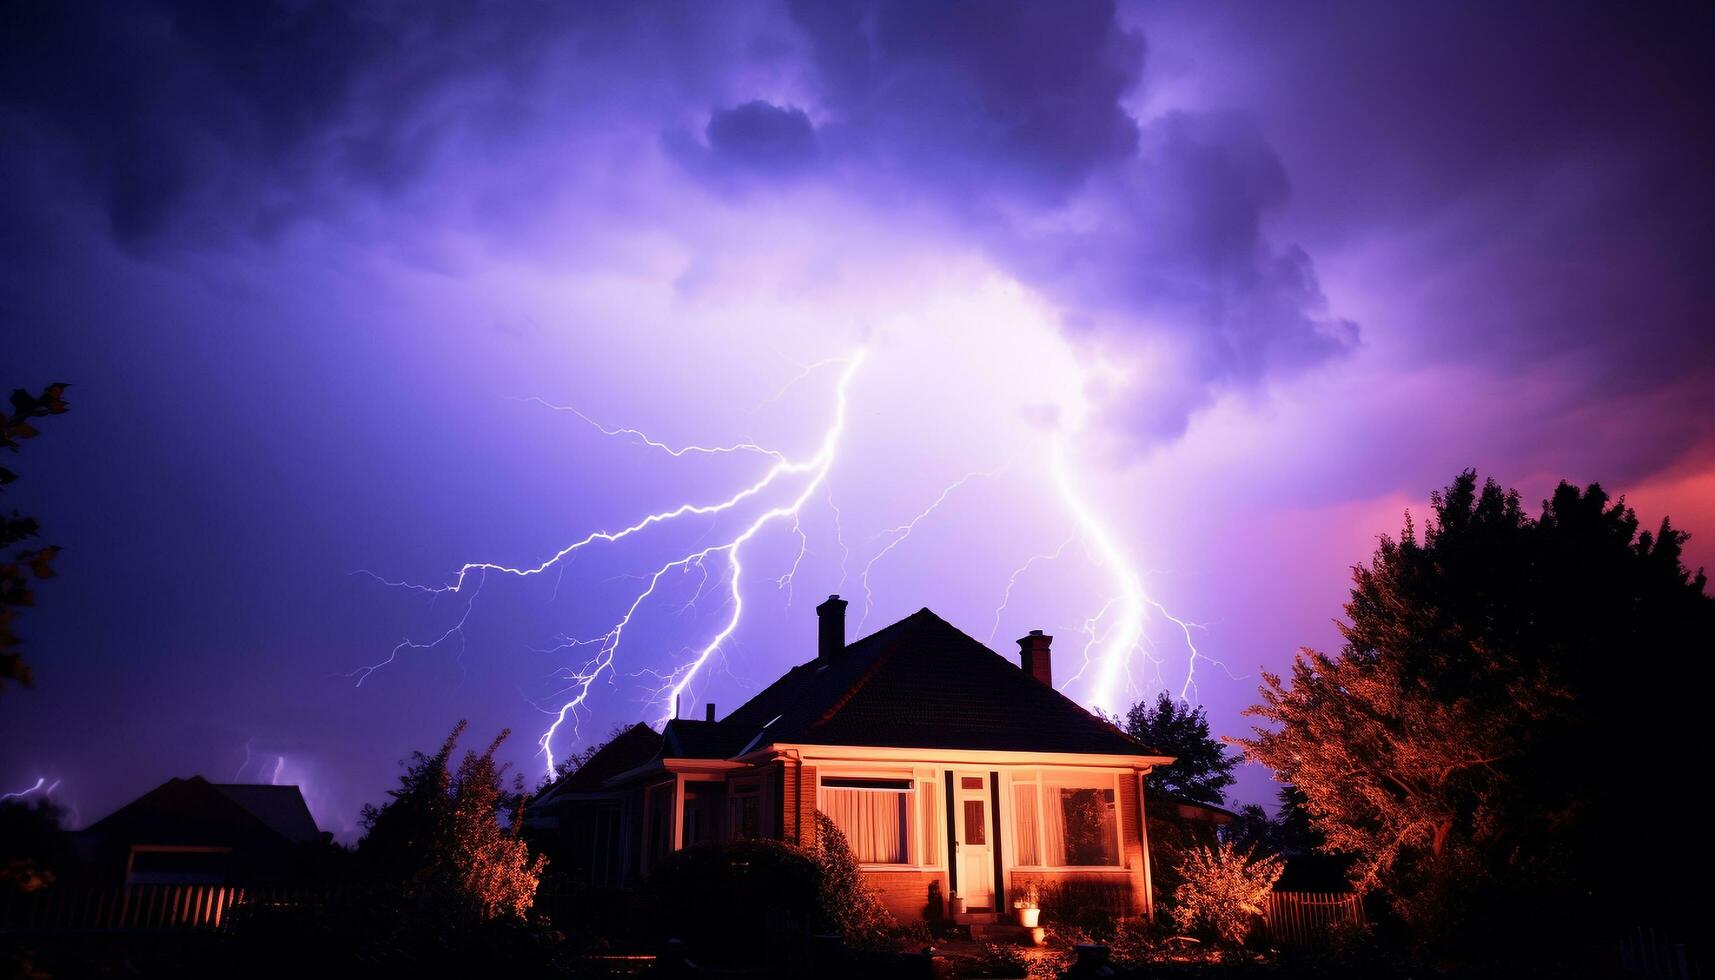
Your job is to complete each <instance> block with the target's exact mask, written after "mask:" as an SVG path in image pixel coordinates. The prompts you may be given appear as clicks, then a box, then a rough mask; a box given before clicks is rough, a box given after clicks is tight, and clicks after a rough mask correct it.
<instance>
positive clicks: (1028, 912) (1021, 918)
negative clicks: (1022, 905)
mask: <svg viewBox="0 0 1715 980" xmlns="http://www.w3.org/2000/svg"><path fill="white" fill-rule="evenodd" d="M1017 911H1018V924H1019V925H1021V926H1023V927H1024V928H1026V929H1034V928H1036V925H1037V923H1039V922H1041V921H1042V910H1041V909H1018V910H1017Z"/></svg>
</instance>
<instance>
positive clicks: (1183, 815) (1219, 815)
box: [1148, 792, 1239, 826]
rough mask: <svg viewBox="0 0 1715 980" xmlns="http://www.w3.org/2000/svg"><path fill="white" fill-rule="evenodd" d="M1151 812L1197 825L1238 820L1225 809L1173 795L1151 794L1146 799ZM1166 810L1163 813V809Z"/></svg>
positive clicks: (1234, 814)
mask: <svg viewBox="0 0 1715 980" xmlns="http://www.w3.org/2000/svg"><path fill="white" fill-rule="evenodd" d="M1148 805H1149V806H1150V808H1151V812H1153V813H1155V814H1157V815H1163V814H1164V813H1165V814H1168V815H1172V816H1175V817H1178V818H1179V819H1181V820H1191V821H1196V822H1199V823H1212V824H1219V825H1223V826H1224V825H1226V824H1230V823H1232V822H1233V821H1234V820H1237V819H1238V816H1239V815H1238V814H1236V813H1234V812H1233V811H1231V810H1229V809H1227V808H1226V807H1221V806H1216V805H1215V804H1213V803H1204V802H1203V801H1201V800H1192V799H1187V798H1185V797H1183V796H1179V795H1176V794H1174V793H1156V792H1151V793H1150V794H1149V797H1148ZM1164 807H1165V808H1166V809H1165V811H1164V810H1163V808H1164Z"/></svg>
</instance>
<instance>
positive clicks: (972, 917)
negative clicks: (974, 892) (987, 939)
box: [953, 912, 996, 927]
mask: <svg viewBox="0 0 1715 980" xmlns="http://www.w3.org/2000/svg"><path fill="white" fill-rule="evenodd" d="M953 921H954V922H956V923H958V924H959V925H961V926H973V927H974V926H979V925H989V924H992V923H994V922H995V921H996V916H995V914H994V913H993V912H955V913H953Z"/></svg>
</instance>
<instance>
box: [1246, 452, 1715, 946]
mask: <svg viewBox="0 0 1715 980" xmlns="http://www.w3.org/2000/svg"><path fill="white" fill-rule="evenodd" d="M1431 504H1432V509H1433V512H1434V516H1433V518H1432V520H1431V521H1430V523H1429V524H1428V526H1427V527H1426V528H1425V530H1424V534H1423V539H1422V541H1421V542H1420V541H1419V540H1418V538H1417V534H1416V530H1415V528H1414V525H1413V523H1412V521H1411V518H1410V515H1407V518H1406V523H1405V528H1404V531H1403V533H1402V534H1401V536H1400V538H1399V539H1398V540H1397V541H1396V540H1393V539H1391V538H1388V537H1386V536H1384V537H1383V538H1382V539H1381V542H1380V545H1379V546H1378V548H1377V550H1376V552H1375V555H1374V557H1373V559H1372V560H1371V562H1370V564H1369V565H1368V566H1367V567H1364V566H1360V567H1356V568H1354V569H1353V586H1352V591H1351V599H1350V601H1349V602H1347V604H1346V606H1345V613H1346V621H1345V622H1344V623H1341V624H1340V630H1341V633H1342V635H1343V637H1344V639H1345V643H1344V645H1343V646H1342V648H1341V650H1340V652H1339V653H1338V654H1333V655H1331V654H1326V653H1320V652H1317V651H1314V650H1308V649H1307V650H1304V651H1303V652H1301V653H1300V655H1299V656H1298V658H1297V659H1296V660H1295V662H1294V663H1293V665H1292V669H1291V672H1290V674H1289V675H1288V676H1287V677H1286V678H1282V677H1280V676H1277V675H1273V674H1265V675H1264V684H1263V686H1262V688H1261V696H1262V703H1261V704H1259V705H1256V706H1255V707H1253V708H1251V709H1250V713H1251V714H1252V715H1254V716H1256V717H1259V718H1261V719H1263V720H1264V721H1265V722H1267V723H1269V725H1268V727H1262V726H1259V727H1257V728H1256V729H1254V734H1253V735H1252V737H1250V738H1246V739H1241V740H1239V741H1240V743H1241V744H1242V745H1243V746H1244V748H1245V750H1246V752H1247V753H1248V754H1249V755H1250V756H1251V757H1252V758H1254V759H1255V760H1257V761H1259V762H1262V763H1264V764H1265V765H1268V766H1271V767H1272V768H1274V769H1275V770H1276V772H1278V773H1279V774H1280V776H1281V777H1282V778H1283V779H1286V780H1290V781H1291V782H1292V784H1293V785H1295V786H1296V787H1297V788H1298V789H1299V790H1300V791H1301V792H1302V794H1303V814H1304V816H1306V817H1307V818H1308V822H1309V824H1310V825H1311V827H1312V828H1313V829H1314V830H1315V831H1318V832H1320V833H1321V834H1323V835H1325V837H1326V841H1325V843H1324V844H1323V848H1324V850H1330V851H1341V852H1346V853H1348V854H1350V855H1353V856H1354V858H1355V864H1354V866H1353V872H1354V875H1355V876H1356V878H1357V883H1358V884H1359V885H1360V887H1362V888H1365V889H1374V888H1380V889H1382V890H1384V891H1385V893H1386V894H1387V895H1388V897H1389V898H1390V899H1391V900H1392V902H1393V905H1394V906H1395V908H1396V909H1397V910H1398V911H1399V912H1400V913H1401V914H1402V916H1403V917H1404V919H1405V920H1406V922H1407V923H1408V924H1409V925H1411V926H1412V927H1413V928H1414V929H1415V930H1416V932H1417V935H1418V937H1419V939H1420V940H1423V941H1425V942H1429V943H1439V944H1441V945H1443V946H1444V947H1447V946H1451V945H1456V944H1460V943H1463V944H1485V945H1488V946H1489V948H1491V949H1496V948H1502V947H1501V944H1502V943H1503V942H1504V943H1505V944H1506V945H1505V948H1518V947H1520V946H1521V945H1523V944H1524V943H1526V942H1528V937H1529V934H1530V933H1531V932H1532V931H1535V932H1538V933H1542V934H1546V933H1549V932H1557V933H1559V934H1562V935H1575V934H1577V933H1578V932H1579V931H1580V930H1585V929H1591V928H1606V929H1608V930H1609V931H1612V930H1613V929H1615V928H1617V927H1623V924H1624V923H1625V922H1627V921H1634V922H1636V921H1649V922H1652V923H1663V924H1671V923H1672V922H1674V921H1676V920H1677V921H1684V922H1687V923H1689V918H1688V917H1689V916H1690V915H1691V912H1690V910H1691V908H1693V907H1694V906H1693V905H1692V904H1691V903H1690V902H1689V896H1691V895H1693V894H1695V893H1696V892H1695V891H1694V890H1693V889H1694V888H1701V885H1702V882H1704V881H1706V880H1707V878H1706V877H1704V875H1705V874H1706V871H1707V865H1708V859H1707V858H1706V857H1705V856H1704V854H1703V852H1704V851H1706V849H1704V848H1697V847H1693V848H1687V849H1681V850H1680V851H1679V852H1677V853H1676V854H1675V855H1674V856H1673V857H1672V858H1671V859H1668V858H1666V857H1665V855H1664V854H1662V853H1661V852H1660V851H1659V850H1657V848H1656V846H1655V842H1654V841H1652V840H1651V839H1650V835H1648V834H1647V833H1645V832H1644V831H1645V828H1644V827H1642V826H1640V825H1639V822H1640V820H1649V819H1660V820H1671V819H1676V818H1678V817H1679V816H1680V815H1684V814H1689V813H1695V812H1700V808H1699V807H1696V806H1694V805H1693V804H1692V789H1691V787H1692V785H1693V783H1694V782H1695V779H1694V777H1693V775H1692V774H1693V772H1695V771H1696V769H1695V767H1697V766H1698V765H1699V763H1698V762H1697V761H1696V760H1695V759H1694V758H1693V757H1690V756H1688V755H1687V754H1686V753H1687V752H1688V751H1691V750H1692V749H1693V747H1695V746H1700V745H1702V744H1704V742H1705V741H1706V736H1705V734H1704V732H1703V731H1702V729H1701V726H1700V725H1699V724H1698V723H1697V722H1696V721H1695V719H1696V718H1697V717H1699V716H1700V714H1701V711H1700V709H1701V706H1702V701H1703V699H1704V698H1705V697H1706V695H1705V691H1706V689H1707V688H1706V680H1707V676H1708V666H1707V663H1708V656H1709V653H1710V652H1711V651H1712V650H1715V600H1712V599H1711V598H1710V597H1709V596H1708V595H1706V594H1705V593H1704V587H1705V579H1704V576H1703V574H1702V572H1698V573H1697V574H1696V575H1692V574H1690V573H1689V572H1688V571H1687V570H1686V569H1685V568H1684V567H1683V565H1682V563H1681V548H1682V545H1683V543H1684V541H1685V537H1686V536H1685V535H1684V534H1683V533H1682V532H1680V531H1677V530H1675V529H1674V528H1673V527H1672V526H1671V524H1669V523H1668V522H1667V521H1665V520H1664V521H1663V522H1662V524H1661V527H1660V530H1659V531H1658V532H1657V533H1655V534H1651V533H1649V532H1647V531H1646V532H1644V533H1642V534H1639V533H1638V522H1637V518H1636V516H1635V515H1634V514H1633V512H1632V511H1631V510H1630V509H1629V508H1627V507H1626V506H1625V502H1624V500H1620V501H1618V502H1613V503H1610V500H1609V497H1608V495H1607V494H1606V493H1604V492H1603V491H1602V489H1601V488H1600V487H1599V486H1596V485H1592V486H1590V487H1589V488H1587V489H1585V490H1582V491H1580V490H1579V489H1578V488H1576V487H1573V486H1571V485H1570V484H1566V483H1562V484H1560V485H1559V487H1558V488H1557V489H1556V490H1555V492H1554V495H1553V497H1552V498H1551V499H1549V500H1547V501H1544V502H1543V507H1542V512H1541V515H1540V516H1539V517H1537V518H1535V519H1532V518H1531V517H1529V516H1528V515H1527V514H1526V513H1525V511H1524V509H1523V507H1521V506H1520V503H1519V497H1518V494H1517V493H1516V492H1507V491H1503V490H1502V489H1501V488H1500V487H1499V486H1498V485H1497V484H1496V483H1495V482H1494V481H1492V480H1490V481H1487V482H1486V483H1484V484H1483V486H1482V487H1481V488H1480V489H1479V488H1478V485H1477V477H1476V474H1475V473H1473V472H1466V473H1464V474H1462V475H1461V476H1460V477H1459V478H1458V479H1456V480H1455V481H1454V482H1453V483H1452V485H1450V486H1449V487H1448V488H1447V489H1446V491H1445V492H1442V493H1437V494H1434V495H1433V496H1432V497H1431ZM1648 814H1656V815H1658V816H1655V817H1651V816H1648ZM1615 923H1619V924H1620V925H1619V926H1616V925H1615ZM1589 934H1590V933H1588V932H1586V933H1585V935H1589ZM1556 948H1568V947H1566V946H1565V945H1561V946H1558V947H1556Z"/></svg>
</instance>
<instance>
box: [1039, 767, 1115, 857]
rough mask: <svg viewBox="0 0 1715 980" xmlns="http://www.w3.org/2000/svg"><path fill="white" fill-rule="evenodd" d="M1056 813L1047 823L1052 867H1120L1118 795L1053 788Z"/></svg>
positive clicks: (1091, 789) (1086, 788) (1106, 791)
mask: <svg viewBox="0 0 1715 980" xmlns="http://www.w3.org/2000/svg"><path fill="white" fill-rule="evenodd" d="M1048 790H1049V792H1048V798H1049V800H1051V801H1053V802H1052V803H1051V804H1050V808H1051V809H1052V810H1054V811H1055V812H1054V813H1052V814H1050V815H1049V817H1048V819H1047V820H1046V821H1044V822H1043V829H1044V830H1046V831H1047V834H1046V835H1045V836H1046V838H1047V851H1048V863H1049V864H1052V865H1057V866H1059V867H1065V868H1077V867H1086V866H1090V865H1115V864H1118V863H1119V853H1118V852H1119V846H1118V843H1117V842H1116V841H1115V839H1114V838H1115V829H1116V828H1115V817H1114V791H1113V790H1112V789H1097V788H1095V787H1089V786H1051V787H1048Z"/></svg>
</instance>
